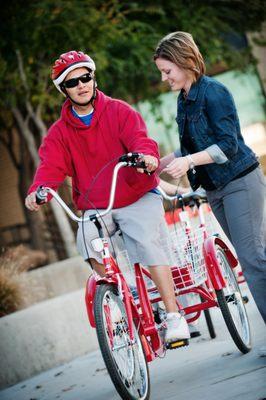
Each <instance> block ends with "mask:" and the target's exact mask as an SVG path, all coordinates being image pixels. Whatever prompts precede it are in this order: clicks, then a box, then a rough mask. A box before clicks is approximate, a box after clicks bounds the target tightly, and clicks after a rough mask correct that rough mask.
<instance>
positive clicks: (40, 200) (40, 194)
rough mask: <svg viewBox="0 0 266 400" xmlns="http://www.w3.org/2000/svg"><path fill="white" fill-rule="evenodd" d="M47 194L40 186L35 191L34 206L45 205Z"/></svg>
mask: <svg viewBox="0 0 266 400" xmlns="http://www.w3.org/2000/svg"><path fill="white" fill-rule="evenodd" d="M46 199H47V192H45V191H44V190H43V187H42V186H39V187H38V189H37V191H36V204H38V205H41V204H44V203H46Z"/></svg>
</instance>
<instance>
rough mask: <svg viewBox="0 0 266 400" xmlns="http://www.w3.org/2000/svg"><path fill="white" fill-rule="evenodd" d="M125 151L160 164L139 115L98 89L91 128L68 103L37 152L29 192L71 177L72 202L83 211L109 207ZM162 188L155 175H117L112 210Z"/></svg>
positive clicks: (126, 171)
mask: <svg viewBox="0 0 266 400" xmlns="http://www.w3.org/2000/svg"><path fill="white" fill-rule="evenodd" d="M127 152H140V153H144V154H146V155H152V156H154V157H156V158H157V159H159V152H158V146H157V144H156V142H155V141H154V140H152V139H151V138H149V137H148V136H147V129H146V126H145V123H144V121H143V119H142V117H141V115H140V114H139V113H138V112H136V111H135V110H134V109H133V108H132V107H131V106H129V105H128V104H127V103H125V102H123V101H121V100H115V99H112V98H110V97H108V96H106V95H104V93H102V92H100V91H99V90H97V97H96V100H95V107H94V113H93V118H92V122H91V125H90V126H89V127H88V126H86V125H84V124H83V122H81V121H80V120H79V119H78V118H76V117H74V116H73V114H72V111H71V103H70V101H69V100H66V102H65V103H64V105H63V107H62V112H61V117H60V119H59V120H57V121H56V122H55V123H54V124H53V125H52V126H51V128H50V129H49V131H48V134H47V136H46V137H45V138H44V141H43V143H42V145H41V147H40V149H39V155H40V160H41V161H40V164H39V166H38V168H37V171H36V174H35V177H34V181H33V184H32V185H31V187H30V189H29V193H31V192H32V191H34V190H36V188H37V187H38V186H39V185H47V186H50V187H52V188H54V189H57V187H58V186H59V185H60V184H61V183H62V182H63V181H64V179H65V177H66V176H70V177H72V191H73V200H74V202H75V204H76V206H77V208H78V209H80V210H85V209H89V208H93V207H97V208H106V207H107V205H108V200H109V193H110V187H111V180H112V172H113V169H114V166H115V164H116V163H117V161H118V158H119V157H120V156H121V155H122V154H124V153H127ZM157 185H158V178H157V177H156V175H155V174H153V175H150V176H149V175H146V174H141V173H139V172H137V171H136V170H135V169H134V168H130V167H126V168H122V169H121V170H120V171H119V175H118V182H117V190H116V196H115V203H114V207H115V208H119V207H124V206H127V205H129V204H131V203H134V202H135V201H137V200H138V199H139V198H140V197H142V196H143V195H144V194H145V193H147V192H148V191H149V190H151V189H153V188H155V187H156V186H157Z"/></svg>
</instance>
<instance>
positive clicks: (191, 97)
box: [181, 76, 202, 101]
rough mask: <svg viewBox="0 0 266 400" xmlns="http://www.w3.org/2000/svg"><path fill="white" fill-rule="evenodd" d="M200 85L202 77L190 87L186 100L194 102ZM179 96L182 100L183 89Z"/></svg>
mask: <svg viewBox="0 0 266 400" xmlns="http://www.w3.org/2000/svg"><path fill="white" fill-rule="evenodd" d="M201 84H202V76H201V77H200V78H199V79H198V80H197V81H196V82H194V83H193V84H192V85H191V88H190V90H189V92H188V95H187V98H186V100H189V101H196V99H197V97H198V93H199V90H200V86H201ZM181 96H182V98H183V99H184V90H183V89H182V90H181Z"/></svg>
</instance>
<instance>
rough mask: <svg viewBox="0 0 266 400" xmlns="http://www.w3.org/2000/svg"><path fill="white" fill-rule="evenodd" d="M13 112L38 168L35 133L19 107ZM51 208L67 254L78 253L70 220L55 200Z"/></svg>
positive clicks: (69, 255) (14, 108) (70, 255)
mask: <svg viewBox="0 0 266 400" xmlns="http://www.w3.org/2000/svg"><path fill="white" fill-rule="evenodd" d="M12 113H13V115H14V117H15V120H16V122H17V124H18V127H19V129H20V132H21V134H22V136H23V137H24V139H25V142H26V143H27V147H28V151H29V153H30V155H31V158H32V160H33V163H34V166H35V168H37V167H38V164H39V156H38V151H37V148H36V144H35V140H34V136H33V133H32V132H31V130H30V129H29V127H28V124H27V123H26V122H25V121H24V118H23V116H22V114H21V112H20V110H19V109H18V108H17V107H13V108H12ZM42 134H43V132H42ZM51 209H52V212H53V214H54V217H55V220H56V223H57V225H58V229H59V231H60V235H61V237H62V241H63V243H64V246H65V249H66V253H67V256H68V257H72V256H74V255H76V254H77V250H76V242H75V235H74V233H73V230H72V228H71V225H70V223H69V220H68V218H67V216H66V214H65V212H64V211H63V210H62V208H61V207H60V206H59V205H57V204H55V203H54V201H51Z"/></svg>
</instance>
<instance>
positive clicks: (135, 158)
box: [36, 153, 146, 222]
mask: <svg viewBox="0 0 266 400" xmlns="http://www.w3.org/2000/svg"><path fill="white" fill-rule="evenodd" d="M142 157H143V154H142V153H128V154H124V155H123V156H121V157H120V158H119V162H118V163H117V164H116V166H115V168H114V172H113V178H112V184H111V190H110V197H109V204H108V207H107V208H106V210H104V211H102V212H97V213H96V214H95V216H96V218H99V217H103V216H104V215H106V214H108V213H109V212H110V211H111V210H112V208H113V205H114V199H115V189H116V184H117V175H118V171H119V170H120V169H121V168H123V167H133V168H143V169H145V168H146V165H145V162H144V161H142V160H140V159H141V158H142ZM48 193H50V194H51V195H52V196H53V197H54V198H55V200H56V201H57V202H58V203H59V204H60V205H61V207H63V209H64V210H65V212H66V213H67V214H68V216H69V217H70V218H71V219H72V220H73V221H76V222H87V221H90V220H91V217H87V218H83V217H78V216H77V215H75V214H74V213H73V211H71V209H70V208H69V207H68V206H67V205H66V203H65V202H64V201H63V199H62V198H61V197H60V196H59V194H58V193H57V192H56V191H55V190H53V189H52V188H50V187H47V186H39V187H38V188H37V190H36V203H37V204H43V203H45V202H46V199H47V196H48Z"/></svg>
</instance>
